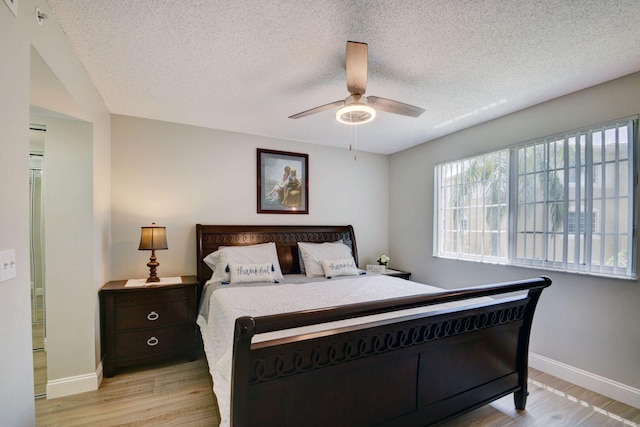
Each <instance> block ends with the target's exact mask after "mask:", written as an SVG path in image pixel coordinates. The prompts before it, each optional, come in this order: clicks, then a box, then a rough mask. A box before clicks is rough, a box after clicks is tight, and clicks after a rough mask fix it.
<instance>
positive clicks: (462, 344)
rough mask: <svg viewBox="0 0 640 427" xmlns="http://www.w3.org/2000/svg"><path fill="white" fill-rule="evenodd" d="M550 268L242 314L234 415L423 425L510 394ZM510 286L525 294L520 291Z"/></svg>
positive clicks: (522, 392)
mask: <svg viewBox="0 0 640 427" xmlns="http://www.w3.org/2000/svg"><path fill="white" fill-rule="evenodd" d="M550 285H551V280H550V279H549V278H548V277H540V278H536V279H530V280H522V281H515V282H507V283H502V284H493V285H485V286H478V287H472V288H464V289H457V290H453V291H446V292H441V293H437V294H431V295H423V296H412V297H405V298H397V299H391V300H385V301H377V302H370V303H360V304H352V305H348V306H343V307H331V308H327V309H318V310H307V311H301V312H296V313H290V314H281V315H273V316H261V317H255V318H252V317H241V318H239V319H237V320H236V330H235V336H234V344H233V368H232V378H231V401H232V404H231V425H232V426H234V427H244V426H256V425H278V426H299V425H305V426H326V425H332V426H345V427H347V426H348V427H355V426H363V427H366V426H372V425H379V426H425V425H433V424H437V423H441V422H443V421H445V420H448V419H451V418H452V417H455V416H457V415H459V414H462V413H464V412H467V411H470V410H472V409H475V408H478V407H480V406H483V405H486V404H488V403H490V402H492V401H494V400H496V399H499V398H500V397H503V396H506V395H508V394H513V396H514V403H515V406H516V408H517V409H524V408H525V405H526V401H527V395H528V392H527V377H528V372H527V371H528V354H529V337H530V333H531V325H532V322H533V315H534V312H535V308H536V305H537V303H538V300H539V298H540V295H541V293H542V290H543V289H544V288H546V287H548V286H550ZM514 292H516V293H520V294H515V295H514V294H513V293H514ZM494 295H501V296H504V297H501V298H496V299H494V300H491V301H487V302H480V303H477V304H475V303H472V304H467V305H464V306H461V307H448V308H443V309H442V310H437V311H432V312H427V313H419V314H412V315H406V316H399V317H394V318H391V319H386V320H379V321H374V322H368V323H365V324H358V325H354V326H349V327H340V328H334V329H329V330H327V331H324V332H316V333H311V334H303V335H296V336H291V337H287V338H279V339H273V340H270V341H263V342H258V343H252V338H253V336H254V335H255V334H259V333H265V332H272V331H276V330H280V329H289V328H295V327H300V326H306V325H312V324H317V323H325V322H331V321H336V320H343V319H350V318H355V317H360V316H368V315H373V314H379V313H384V312H390V311H398V310H404V309H410V308H415V307H421V306H428V305H434V304H439V303H444V302H453V301H460V300H467V299H470V298H480V297H487V296H494Z"/></svg>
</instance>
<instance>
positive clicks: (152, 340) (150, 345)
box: [147, 337, 159, 347]
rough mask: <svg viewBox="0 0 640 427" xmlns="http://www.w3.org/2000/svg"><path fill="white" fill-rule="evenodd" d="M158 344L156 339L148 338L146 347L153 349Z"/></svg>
mask: <svg viewBox="0 0 640 427" xmlns="http://www.w3.org/2000/svg"><path fill="white" fill-rule="evenodd" d="M158 342H159V341H158V338H156V337H151V338H149V339H148V340H147V345H148V346H149V347H153V346H154V345H158Z"/></svg>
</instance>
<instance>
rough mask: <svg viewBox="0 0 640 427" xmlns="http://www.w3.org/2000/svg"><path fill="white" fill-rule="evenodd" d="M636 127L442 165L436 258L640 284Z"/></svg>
mask: <svg viewBox="0 0 640 427" xmlns="http://www.w3.org/2000/svg"><path fill="white" fill-rule="evenodd" d="M637 124H638V120H637V118H635V119H633V120H631V119H625V120H620V121H616V122H611V123H607V124H604V125H598V126H597V127H593V128H589V129H582V130H576V131H572V132H568V133H566V134H562V135H557V136H554V137H549V138H544V139H540V140H535V141H530V142H527V143H522V144H517V145H514V146H512V147H510V148H507V149H503V150H499V151H495V152H491V153H488V154H483V155H480V156H475V157H471V158H467V159H462V160H457V161H454V162H448V163H443V164H439V165H437V166H436V168H435V183H436V184H435V185H436V191H435V197H436V200H435V210H436V212H435V215H436V221H435V223H434V227H435V230H434V231H435V243H434V254H435V255H436V256H441V257H448V258H456V259H470V260H477V261H483V262H497V263H503V264H513V265H526V266H534V267H543V268H551V269H560V270H565V271H580V272H586V273H592V274H605V275H613V276H621V277H635V270H636V269H635V262H628V259H629V260H635V256H634V255H635V247H636V244H635V233H634V230H635V223H636V211H635V206H636V200H637V192H636V183H635V176H636V174H637V172H636V162H635V161H634V158H635V157H634V156H635V153H634V149H635V146H636V143H637ZM628 255H631V257H628Z"/></svg>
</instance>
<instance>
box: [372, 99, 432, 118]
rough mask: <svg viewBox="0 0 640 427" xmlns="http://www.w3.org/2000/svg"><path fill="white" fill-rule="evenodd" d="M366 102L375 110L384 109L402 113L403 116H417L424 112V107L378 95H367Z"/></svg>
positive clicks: (389, 111)
mask: <svg viewBox="0 0 640 427" xmlns="http://www.w3.org/2000/svg"><path fill="white" fill-rule="evenodd" d="M367 103H368V104H369V105H371V106H373V108H375V109H376V110H380V111H386V112H387V113H393V114H402V115H403V116H410V117H418V116H419V115H420V114H422V113H424V108H420V107H416V106H414V105H409V104H405V103H402V102H398V101H394V100H391V99H386V98H380V97H378V96H368V97H367Z"/></svg>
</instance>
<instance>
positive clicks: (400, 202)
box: [389, 73, 640, 406]
mask: <svg viewBox="0 0 640 427" xmlns="http://www.w3.org/2000/svg"><path fill="white" fill-rule="evenodd" d="M639 112H640V73H636V74H633V75H630V76H627V77H624V78H621V79H617V80H614V81H611V82H608V83H605V84H603V85H599V86H596V87H593V88H589V89H586V90H583V91H580V92H577V93H574V94H571V95H568V96H564V97H561V98H558V99H554V100H551V101H549V102H545V103H543V104H540V105H537V106H534V107H531V108H528V109H526V110H522V111H519V112H517V113H514V114H511V115H509V116H506V117H502V118H499V119H496V120H493V121H491V122H487V123H484V124H481V125H478V126H474V127H472V128H469V129H466V130H463V131H461V132H458V133H455V134H452V135H449V136H447V137H444V138H440V139H438V140H435V141H432V142H428V143H425V144H422V145H420V146H417V147H414V148H411V149H408V150H406V151H403V152H400V153H396V154H394V155H392V156H391V160H390V184H389V187H390V189H391V191H390V199H389V202H390V218H391V221H390V226H389V236H390V238H389V243H390V256H391V258H393V259H394V265H397V266H398V267H401V268H403V269H406V270H409V271H412V272H413V278H414V279H416V280H418V281H422V282H426V283H430V284H433V285H436V286H441V287H446V288H453V287H459V286H468V285H473V284H479V283H490V282H496V281H509V280H515V279H520V278H527V277H536V276H540V275H542V274H546V275H548V276H550V277H551V278H552V279H553V282H554V283H553V285H552V286H551V288H549V289H547V290H545V291H544V292H543V294H542V298H541V301H540V304H539V308H538V311H537V312H536V317H535V321H534V328H533V332H532V338H531V351H532V352H533V353H535V354H537V355H540V356H542V358H544V359H549V362H550V366H552V365H554V364H555V366H556V367H560V366H562V364H565V365H568V367H567V369H566V370H571V368H575V369H576V370H577V371H580V372H581V376H582V379H584V380H587V379H589V380H592V381H594V382H596V383H597V382H600V383H601V385H602V383H606V382H607V381H606V380H611V381H613V382H617V383H621V384H624V385H627V386H630V387H631V388H634V389H635V390H631V395H632V396H635V397H633V398H634V399H637V400H635V401H634V402H635V405H636V406H638V405H639V404H640V403H638V402H640V394H639V392H640V369H638V360H639V359H638V357H639V355H640V327H638V326H640V323H639V321H638V319H639V318H640V317H639V316H638V308H639V307H640V286H638V282H636V281H625V280H616V279H609V278H598V277H592V276H586V275H578V274H566V273H557V272H553V271H544V270H533V269H527V268H518V267H505V266H497V265H489V264H480V263H475V262H462V261H452V260H445V259H438V258H434V257H433V256H432V254H433V220H434V215H433V198H434V191H433V188H434V187H433V186H434V179H433V178H434V165H435V164H436V163H437V162H442V161H445V160H453V159H458V158H462V157H465V156H470V155H473V154H477V153H482V152H485V151H488V150H491V149H494V148H498V147H503V146H506V145H510V144H514V143H517V142H521V141H527V140H530V139H533V138H536V137H542V136H546V135H550V134H555V133H558V132H561V131H565V130H571V129H576V128H580V127H583V126H588V125H591V124H596V123H600V122H604V121H608V120H612V119H616V118H622V117H626V116H631V115H635V114H638V113H639ZM407 183H411V185H407ZM395 262H397V263H398V264H395ZM556 362H558V363H556ZM566 370H565V371H566ZM555 374H556V375H558V374H562V372H561V370H559V371H558V372H555ZM600 377H602V378H600ZM571 379H572V380H573V381H574V382H576V381H580V379H579V378H578V379H576V378H571ZM586 385H589V386H592V387H593V384H586ZM613 388H615V387H613ZM603 391H604V390H603ZM610 394H611V393H610ZM614 397H617V398H618V399H619V400H622V399H621V398H620V396H614ZM627 397H629V396H628V395H627ZM627 401H629V399H627Z"/></svg>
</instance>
